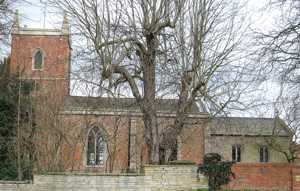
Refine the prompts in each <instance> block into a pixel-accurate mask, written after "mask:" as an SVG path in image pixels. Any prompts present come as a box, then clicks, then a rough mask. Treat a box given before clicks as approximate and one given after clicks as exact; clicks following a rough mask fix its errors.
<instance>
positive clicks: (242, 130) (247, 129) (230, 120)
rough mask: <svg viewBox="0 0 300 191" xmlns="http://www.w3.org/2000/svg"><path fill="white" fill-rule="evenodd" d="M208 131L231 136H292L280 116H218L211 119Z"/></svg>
mask: <svg viewBox="0 0 300 191" xmlns="http://www.w3.org/2000/svg"><path fill="white" fill-rule="evenodd" d="M207 133H208V134H210V135H231V136H271V135H276V136H290V133H289V130H288V127H287V126H286V125H285V124H284V122H283V121H282V120H280V119H278V118H277V119H275V118H244V117H216V118H213V119H212V120H210V122H209V124H208V128H207Z"/></svg>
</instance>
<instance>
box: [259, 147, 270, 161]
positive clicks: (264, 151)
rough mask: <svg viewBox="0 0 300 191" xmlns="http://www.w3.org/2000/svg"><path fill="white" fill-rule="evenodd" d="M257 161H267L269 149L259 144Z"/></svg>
mask: <svg viewBox="0 0 300 191" xmlns="http://www.w3.org/2000/svg"><path fill="white" fill-rule="evenodd" d="M259 161H260V162H269V150H268V147H266V146H261V147H260V148H259Z"/></svg>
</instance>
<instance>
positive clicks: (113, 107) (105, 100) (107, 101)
mask: <svg viewBox="0 0 300 191" xmlns="http://www.w3.org/2000/svg"><path fill="white" fill-rule="evenodd" d="M177 101H178V100H176V99H156V108H157V110H158V112H163V113H174V112H176V109H177ZM85 109H88V110H94V111H135V112H139V111H140V108H139V106H138V104H137V102H136V100H135V99H134V98H109V97H83V96H67V97H65V100H64V110H85ZM190 113H199V109H198V106H197V105H196V104H193V106H192V108H191V111H190Z"/></svg>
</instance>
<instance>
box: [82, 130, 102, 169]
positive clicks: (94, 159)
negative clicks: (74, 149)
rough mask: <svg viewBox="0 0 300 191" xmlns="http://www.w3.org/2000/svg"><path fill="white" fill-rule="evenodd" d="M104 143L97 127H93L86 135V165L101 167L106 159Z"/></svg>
mask: <svg viewBox="0 0 300 191" xmlns="http://www.w3.org/2000/svg"><path fill="white" fill-rule="evenodd" d="M105 155H106V141H105V139H104V136H103V133H102V132H101V131H100V129H99V128H98V127H93V128H92V129H91V130H90V132H89V134H88V143H87V165H103V164H104V161H105V158H106V156H105Z"/></svg>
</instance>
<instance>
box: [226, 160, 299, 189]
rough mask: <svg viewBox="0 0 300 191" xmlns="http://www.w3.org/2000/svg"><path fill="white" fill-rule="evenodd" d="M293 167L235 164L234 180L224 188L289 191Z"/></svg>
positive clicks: (291, 184)
mask: <svg viewBox="0 0 300 191" xmlns="http://www.w3.org/2000/svg"><path fill="white" fill-rule="evenodd" d="M293 167H294V166H293V165H291V164H287V163H264V164H263V163H246V164H245V163H244V164H235V165H234V166H233V172H234V173H235V178H234V179H232V181H231V182H230V183H229V185H228V186H226V187H225V188H226V189H251V190H282V191H291V190H292V188H293V179H292V177H293V174H292V173H293Z"/></svg>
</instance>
